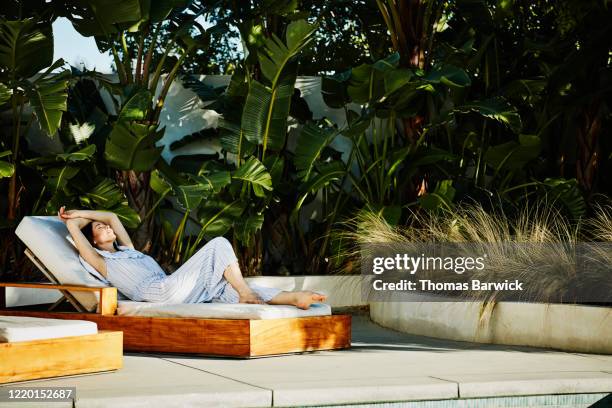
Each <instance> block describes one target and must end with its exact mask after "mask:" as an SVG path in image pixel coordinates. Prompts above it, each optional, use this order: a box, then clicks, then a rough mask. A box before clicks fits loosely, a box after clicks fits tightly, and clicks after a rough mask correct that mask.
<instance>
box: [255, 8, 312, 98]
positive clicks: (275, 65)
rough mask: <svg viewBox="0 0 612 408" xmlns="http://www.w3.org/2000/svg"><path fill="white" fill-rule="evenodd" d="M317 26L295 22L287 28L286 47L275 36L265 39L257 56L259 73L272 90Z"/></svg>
mask: <svg viewBox="0 0 612 408" xmlns="http://www.w3.org/2000/svg"><path fill="white" fill-rule="evenodd" d="M316 29H317V26H316V25H314V24H308V22H307V21H306V20H296V21H293V22H291V23H290V24H289V25H288V26H287V33H286V45H285V44H283V42H282V41H281V40H280V39H279V38H278V37H277V36H276V35H275V34H272V36H271V37H270V38H268V39H266V41H265V44H264V47H263V49H261V50H260V51H259V53H258V54H257V56H258V58H259V64H260V66H261V72H262V73H263V75H264V76H265V77H266V78H267V79H268V80H269V81H270V83H271V84H272V88H274V87H275V84H276V83H278V79H279V78H280V76H281V73H282V71H283V69H284V68H285V66H286V65H287V64H288V63H289V60H291V59H292V58H293V57H295V56H296V55H297V54H298V53H299V52H300V51H301V50H302V49H303V48H304V47H306V46H307V45H308V44H309V43H310V42H311V41H312V40H313V34H314V32H315V30H316Z"/></svg>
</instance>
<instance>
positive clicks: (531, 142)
mask: <svg viewBox="0 0 612 408" xmlns="http://www.w3.org/2000/svg"><path fill="white" fill-rule="evenodd" d="M541 150H542V141H541V140H540V138H539V137H538V136H536V135H519V141H518V142H516V141H510V142H506V143H502V144H499V145H497V146H491V147H490V148H489V149H488V150H487V152H486V153H485V161H486V162H487V164H489V165H490V166H491V167H493V168H494V169H495V172H496V173H497V172H499V171H501V170H507V171H516V170H520V169H522V168H523V167H525V165H527V163H529V162H530V161H532V160H534V159H535V158H537V157H538V155H539V154H540V152H541Z"/></svg>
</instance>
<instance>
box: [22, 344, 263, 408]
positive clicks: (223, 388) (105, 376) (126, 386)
mask: <svg viewBox="0 0 612 408" xmlns="http://www.w3.org/2000/svg"><path fill="white" fill-rule="evenodd" d="M24 384H26V383H20V384H19V385H20V386H22V385H24ZM17 385H18V384H17V383H15V384H13V386H17ZM27 386H32V387H61V386H66V387H69V386H74V387H76V388H77V393H76V403H75V407H76V408H93V407H96V408H98V407H112V408H117V407H121V408H124V407H125V408H132V407H134V408H136V407H142V408H145V407H146V408H149V407H165V408H166V407H177V408H178V407H181V408H182V407H217V406H218V407H228V406H242V407H261V406H270V405H271V404H272V393H271V391H269V390H265V389H262V388H258V387H254V386H251V385H248V384H244V383H241V382H240V381H235V380H232V379H229V378H224V377H221V376H218V375H214V374H209V373H205V372H202V371H200V370H197V369H193V368H189V367H186V366H183V365H179V364H175V363H172V362H168V361H165V360H163V359H159V358H156V357H151V356H147V355H129V354H127V355H125V356H124V367H123V368H122V369H120V370H118V371H115V372H109V373H102V374H96V375H87V376H79V377H64V378H55V379H48V380H39V381H28V382H27ZM13 407H14V405H13Z"/></svg>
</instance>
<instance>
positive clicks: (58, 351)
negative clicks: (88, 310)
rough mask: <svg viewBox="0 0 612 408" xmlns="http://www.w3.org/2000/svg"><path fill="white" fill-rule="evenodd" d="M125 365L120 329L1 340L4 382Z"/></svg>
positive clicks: (0, 377)
mask: <svg viewBox="0 0 612 408" xmlns="http://www.w3.org/2000/svg"><path fill="white" fill-rule="evenodd" d="M122 366H123V334H122V333H121V332H120V331H107V330H100V331H99V332H98V334H89V335H84V336H71V337H60V338H55V339H45V340H31V341H18V342H14V343H0V384H4V383H10V382H15V381H25V380H34V379H41V378H50V377H59V376H65V375H75V374H87V373H95V372H101V371H111V370H117V369H119V368H121V367H122Z"/></svg>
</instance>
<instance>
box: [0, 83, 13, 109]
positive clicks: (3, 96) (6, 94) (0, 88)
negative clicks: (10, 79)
mask: <svg viewBox="0 0 612 408" xmlns="http://www.w3.org/2000/svg"><path fill="white" fill-rule="evenodd" d="M11 95H12V92H11V90H10V89H9V88H8V87H7V86H6V85H4V84H2V83H0V106H2V105H4V104H5V103H6V102H8V101H9V99H11Z"/></svg>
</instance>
